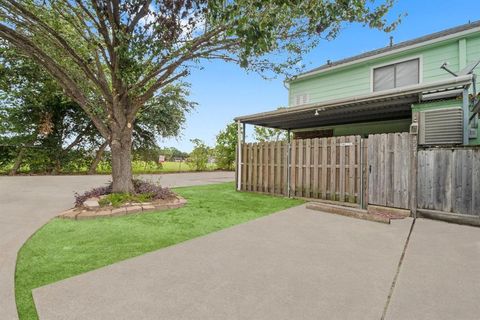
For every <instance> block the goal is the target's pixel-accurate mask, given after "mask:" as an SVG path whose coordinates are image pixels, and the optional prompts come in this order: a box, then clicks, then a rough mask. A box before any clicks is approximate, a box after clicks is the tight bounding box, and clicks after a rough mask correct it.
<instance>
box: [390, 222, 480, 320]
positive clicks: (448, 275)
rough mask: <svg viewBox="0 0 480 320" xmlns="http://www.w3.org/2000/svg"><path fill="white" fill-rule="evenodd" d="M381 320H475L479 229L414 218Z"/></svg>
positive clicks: (479, 309) (479, 301)
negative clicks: (387, 306) (382, 319)
mask: <svg viewBox="0 0 480 320" xmlns="http://www.w3.org/2000/svg"><path fill="white" fill-rule="evenodd" d="M386 319H392V320H404V319H422V320H450V319H455V320H473V319H480V229H479V228H475V227H467V226H459V225H455V224H449V223H444V222H438V221H431V220H424V219H417V221H416V222H415V227H414V232H413V233H412V236H411V238H410V243H409V245H408V249H407V253H406V255H405V260H404V263H403V265H402V268H401V270H400V274H399V277H398V280H397V283H396V286H395V290H394V293H393V296H392V300H391V304H390V307H389V308H388V314H387V317H386Z"/></svg>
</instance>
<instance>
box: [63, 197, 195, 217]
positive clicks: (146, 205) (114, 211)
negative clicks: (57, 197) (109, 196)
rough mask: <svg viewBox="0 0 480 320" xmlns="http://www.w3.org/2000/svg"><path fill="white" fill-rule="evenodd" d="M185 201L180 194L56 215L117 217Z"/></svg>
mask: <svg viewBox="0 0 480 320" xmlns="http://www.w3.org/2000/svg"><path fill="white" fill-rule="evenodd" d="M186 203H187V200H185V199H184V198H182V197H180V196H176V197H175V199H172V201H171V202H166V203H155V202H143V203H130V204H127V205H123V206H121V207H118V208H110V207H109V208H101V207H100V208H98V209H95V210H87V209H86V208H83V207H80V208H72V209H69V210H67V211H64V212H62V213H61V214H60V215H58V217H59V218H62V219H70V220H86V219H95V218H105V217H118V216H125V215H127V214H135V213H142V212H153V211H163V210H168V209H176V208H180V207H183V206H184V205H185V204H186Z"/></svg>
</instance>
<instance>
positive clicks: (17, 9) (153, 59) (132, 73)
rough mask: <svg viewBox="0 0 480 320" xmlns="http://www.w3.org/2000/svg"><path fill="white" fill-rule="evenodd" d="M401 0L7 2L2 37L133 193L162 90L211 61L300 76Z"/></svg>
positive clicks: (0, 1) (3, 1) (120, 187)
mask: <svg viewBox="0 0 480 320" xmlns="http://www.w3.org/2000/svg"><path fill="white" fill-rule="evenodd" d="M394 2H395V0H384V1H375V0H372V1H364V0H362V1H353V0H337V1H331V0H319V1H311V0H299V1H290V0H275V1H264V0H235V1H224V0H211V1H207V0H188V1H184V0H170V1H163V0H122V1H120V0H101V1H98V0H96V1H89V0H77V1H70V0H24V1H15V0H0V15H1V17H2V18H1V20H0V37H1V38H3V39H5V40H7V41H9V43H10V44H11V45H13V46H15V47H16V48H17V49H18V50H20V51H21V52H22V53H23V54H25V55H27V56H29V57H30V58H32V59H33V60H35V62H36V63H38V64H40V65H41V66H42V67H43V68H45V70H47V71H48V72H49V73H50V74H51V75H52V76H53V77H54V78H55V79H56V80H57V82H58V84H59V85H60V86H61V87H62V88H63V90H64V91H65V93H66V94H67V95H68V96H69V97H70V98H71V99H72V101H74V102H75V103H77V104H78V105H79V106H80V107H81V108H82V109H83V110H84V111H85V113H86V114H87V115H88V117H89V118H90V119H91V121H92V123H93V124H94V125H95V127H96V128H97V130H98V132H99V133H100V134H101V135H102V137H103V138H104V139H105V140H107V141H108V142H109V144H110V149H111V152H112V159H113V160H114V161H113V162H112V172H113V173H112V174H113V177H114V180H113V183H114V185H113V188H114V190H116V191H122V192H130V191H131V189H132V188H133V185H132V181H131V178H132V172H131V171H132V170H131V163H130V157H128V155H130V154H131V148H132V135H133V125H134V123H135V122H136V121H137V120H138V118H139V117H141V116H142V112H140V111H141V110H142V109H144V110H145V108H146V107H148V105H149V104H151V103H153V104H155V100H156V99H159V98H161V95H162V89H164V88H166V87H167V86H168V85H171V84H173V83H176V82H177V81H179V80H181V79H182V78H184V77H186V76H187V75H188V74H189V73H190V71H191V70H192V68H194V67H196V66H197V65H198V63H201V61H203V60H211V59H221V60H224V61H230V62H234V63H237V64H238V65H240V66H241V67H242V68H244V69H246V70H248V71H256V72H259V73H261V74H262V75H264V76H273V75H276V74H286V75H291V74H292V71H293V72H298V71H300V69H301V68H302V67H303V65H302V63H301V61H302V56H303V55H304V53H306V52H307V51H309V50H310V49H311V48H313V47H315V46H316V45H317V43H318V42H319V41H320V39H329V40H331V39H334V38H335V37H336V36H337V34H338V33H339V31H340V28H341V26H342V24H344V23H345V22H348V23H353V22H358V23H362V24H364V25H368V26H369V27H372V28H376V29H380V30H384V31H387V32H388V31H391V30H392V29H393V28H394V27H395V26H396V24H397V23H398V22H399V19H397V20H395V21H393V23H389V22H388V21H387V20H386V18H385V16H386V14H387V12H388V11H389V9H390V8H391V7H392V6H393V4H394Z"/></svg>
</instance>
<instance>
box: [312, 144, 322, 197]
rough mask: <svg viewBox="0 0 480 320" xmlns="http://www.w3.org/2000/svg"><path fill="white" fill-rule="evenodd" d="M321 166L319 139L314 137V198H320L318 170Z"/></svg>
mask: <svg viewBox="0 0 480 320" xmlns="http://www.w3.org/2000/svg"><path fill="white" fill-rule="evenodd" d="M319 166H320V144H319V139H318V138H315V139H313V186H312V189H313V195H312V197H313V198H318V196H319V192H318V191H319V188H318V187H319V183H318V171H319Z"/></svg>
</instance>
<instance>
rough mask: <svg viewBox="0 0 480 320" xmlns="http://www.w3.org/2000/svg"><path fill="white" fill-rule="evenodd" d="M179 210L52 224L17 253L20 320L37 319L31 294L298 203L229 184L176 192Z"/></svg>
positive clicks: (17, 292)
mask: <svg viewBox="0 0 480 320" xmlns="http://www.w3.org/2000/svg"><path fill="white" fill-rule="evenodd" d="M175 191H176V192H177V193H179V194H181V195H182V196H183V197H185V198H186V199H187V200H188V204H187V205H186V206H185V207H183V208H180V209H176V210H169V211H163V212H156V213H149V214H143V215H142V214H141V215H131V216H124V217H117V218H106V219H97V220H86V221H71V220H63V219H54V220H52V221H50V222H49V223H47V224H46V225H45V226H43V227H42V228H41V229H40V230H38V231H37V232H36V233H35V234H34V235H33V236H32V237H31V238H30V240H28V241H27V242H26V243H25V245H24V246H23V247H22V249H21V250H20V252H19V254H18V260H17V270H16V274H15V294H16V301H17V308H18V312H19V315H20V319H21V320H26V319H37V314H36V310H35V306H34V303H33V299H32V294H31V290H32V289H34V288H37V287H40V286H43V285H46V284H49V283H52V282H56V281H59V280H62V279H65V278H68V277H72V276H74V275H78V274H80V273H84V272H87V271H90V270H93V269H97V268H100V267H103V266H105V265H108V264H112V263H114V262H118V261H121V260H124V259H127V258H131V257H134V256H138V255H141V254H143V253H146V252H149V251H153V250H157V249H160V248H164V247H167V246H170V245H173V244H176V243H179V242H182V241H185V240H188V239H192V238H195V237H199V236H202V235H205V234H207V233H210V232H214V231H217V230H220V229H224V228H227V227H230V226H233V225H236V224H239V223H242V222H245V221H248V220H252V219H255V218H258V217H262V216H265V215H267V214H270V213H273V212H276V211H279V210H282V209H286V208H289V207H292V206H295V205H299V204H301V203H302V201H301V200H293V199H286V198H278V197H271V196H266V195H260V194H253V193H240V192H236V191H235V190H234V185H233V184H232V183H223V184H215V185H208V186H197V187H187V188H178V189H175Z"/></svg>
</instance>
